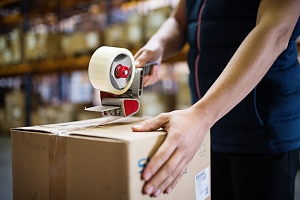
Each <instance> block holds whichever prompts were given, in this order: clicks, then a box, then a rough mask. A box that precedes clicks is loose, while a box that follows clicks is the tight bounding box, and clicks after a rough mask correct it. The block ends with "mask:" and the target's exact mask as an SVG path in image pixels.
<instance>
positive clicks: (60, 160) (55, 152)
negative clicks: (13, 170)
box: [49, 117, 147, 200]
mask: <svg viewBox="0 0 300 200" xmlns="http://www.w3.org/2000/svg"><path fill="white" fill-rule="evenodd" d="M145 119H147V117H140V118H139V117H132V118H131V117H128V118H122V117H105V118H101V119H99V120H97V121H96V122H94V121H92V122H87V123H81V124H77V125H74V124H73V125H56V126H55V125H52V126H51V127H52V130H51V131H50V132H51V135H50V137H49V199H55V200H56V199H60V200H63V199H66V198H67V197H66V191H67V180H66V175H67V171H66V146H67V142H66V141H67V136H68V135H70V133H71V132H72V131H76V130H83V129H87V128H93V127H99V126H104V125H107V124H113V123H120V122H121V123H133V122H138V121H143V120H145Z"/></svg>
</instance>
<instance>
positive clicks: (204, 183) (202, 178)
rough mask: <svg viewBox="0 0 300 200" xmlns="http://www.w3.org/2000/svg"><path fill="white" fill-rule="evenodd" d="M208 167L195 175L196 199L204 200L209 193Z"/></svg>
mask: <svg viewBox="0 0 300 200" xmlns="http://www.w3.org/2000/svg"><path fill="white" fill-rule="evenodd" d="M209 179H210V176H209V168H208V167H207V168H205V169H204V170H203V171H202V172H200V173H199V174H197V175H196V176H195V187H196V200H205V199H206V198H207V197H208V196H209V195H210V181H209Z"/></svg>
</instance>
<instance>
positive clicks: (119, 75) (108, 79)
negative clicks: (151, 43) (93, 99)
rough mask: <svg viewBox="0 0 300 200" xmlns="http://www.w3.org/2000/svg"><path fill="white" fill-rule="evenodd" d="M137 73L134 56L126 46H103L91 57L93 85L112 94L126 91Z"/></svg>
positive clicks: (90, 67) (89, 71)
mask: <svg viewBox="0 0 300 200" xmlns="http://www.w3.org/2000/svg"><path fill="white" fill-rule="evenodd" d="M134 74H135V66H134V58H133V55H132V54H131V52H130V51H128V50H127V49H124V48H117V47H108V46H102V47H100V48H98V49H97V50H96V51H95V52H94V54H93V55H92V57H91V60H90V63H89V69H88V75H89V79H90V82H91V84H92V86H93V87H94V88H95V89H98V90H100V91H103V92H108V93H112V94H117V95H120V94H123V93H125V92H126V91H127V90H128V89H129V87H130V86H131V84H132V81H133V78H134Z"/></svg>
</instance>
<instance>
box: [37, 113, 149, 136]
mask: <svg viewBox="0 0 300 200" xmlns="http://www.w3.org/2000/svg"><path fill="white" fill-rule="evenodd" d="M146 119H149V117H125V118H124V117H122V116H109V117H102V118H97V119H91V120H84V121H82V122H81V121H78V122H77V123H76V124H73V123H61V124H51V125H40V126H36V128H35V129H38V127H40V128H41V129H43V130H44V129H45V128H46V129H48V130H49V132H50V133H51V135H53V136H69V135H70V134H71V133H72V132H74V131H79V130H84V129H89V128H96V127H101V126H105V125H114V124H115V125H117V124H131V123H135V122H140V121H143V120H146Z"/></svg>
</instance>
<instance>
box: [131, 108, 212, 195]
mask: <svg viewBox="0 0 300 200" xmlns="http://www.w3.org/2000/svg"><path fill="white" fill-rule="evenodd" d="M203 117H204V116H203V115H202V116H201V114H200V113H198V112H197V111H196V110H195V109H193V108H192V107H191V108H188V109H186V110H178V111H173V112H170V113H163V114H160V115H158V116H157V117H155V118H152V119H149V120H145V121H143V122H142V123H141V124H140V125H136V126H133V127H132V130H133V131H153V130H157V129H158V128H162V129H163V130H164V131H166V132H167V137H166V139H165V141H164V142H163V144H162V145H161V146H160V148H159V149H158V150H157V152H156V153H155V154H154V156H153V157H152V158H151V159H150V161H149V163H148V164H147V165H146V167H145V168H144V171H143V174H142V179H143V180H145V185H144V187H143V193H144V194H147V195H150V196H152V197H157V196H159V195H160V194H161V193H167V194H169V193H170V192H171V191H172V189H174V187H175V186H176V184H177V183H178V181H179V180H180V178H181V177H182V175H183V174H184V172H185V170H186V169H187V167H188V164H189V163H190V161H191V160H192V159H193V156H194V155H195V153H196V152H197V150H198V148H199V146H200V144H201V143H202V141H203V138H204V136H205V134H206V133H207V132H208V131H209V126H207V125H205V123H204V121H205V120H204V119H205V118H203Z"/></svg>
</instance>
